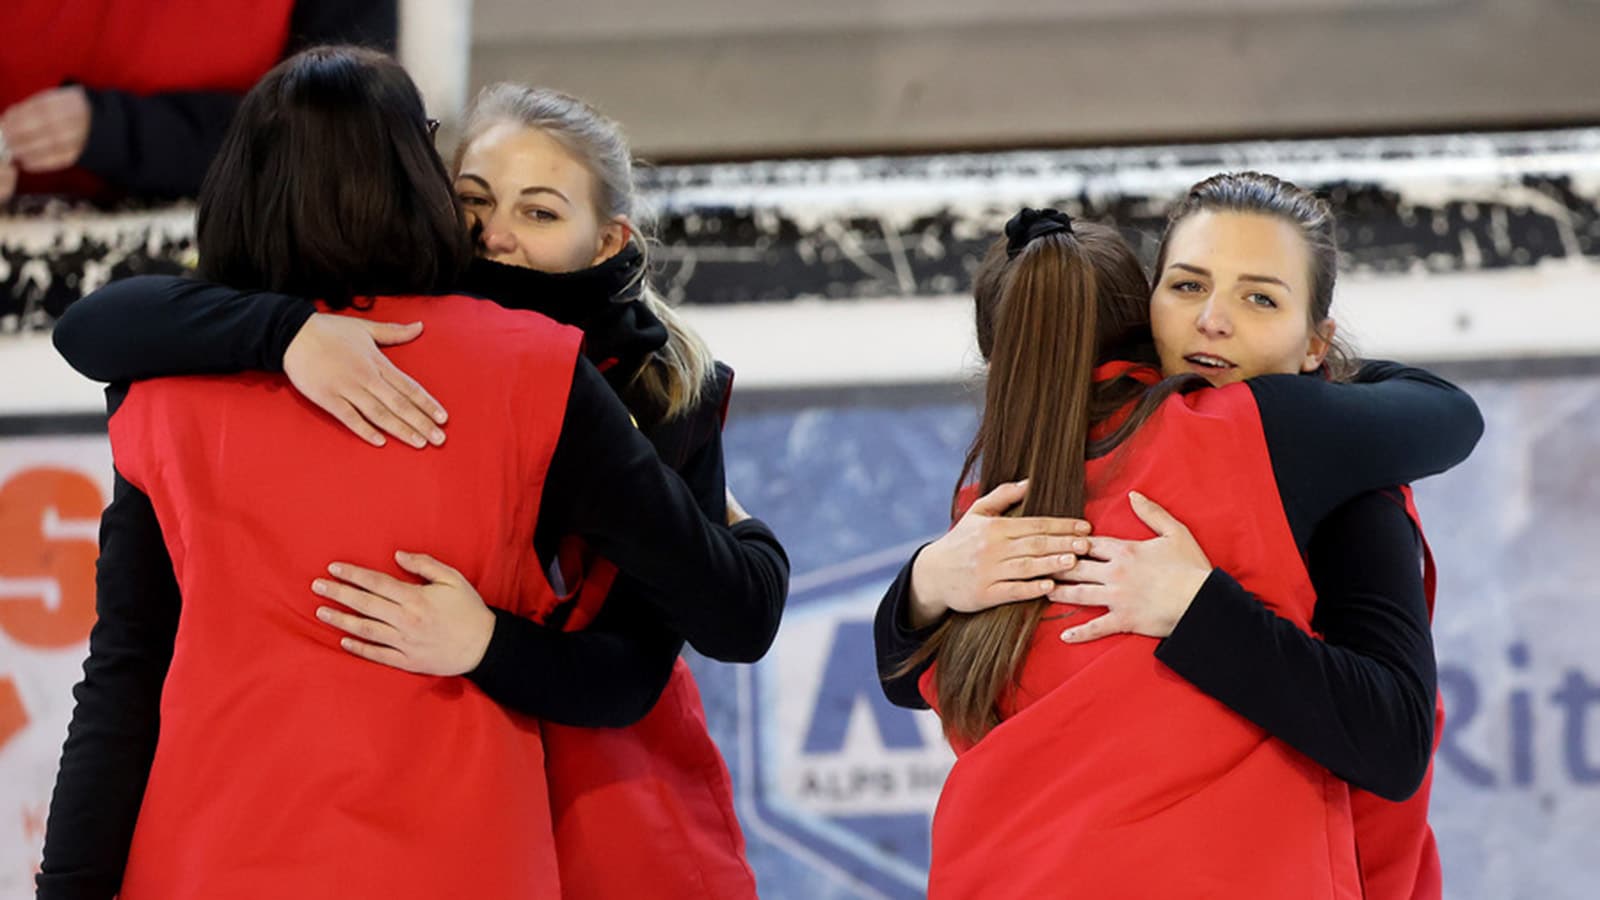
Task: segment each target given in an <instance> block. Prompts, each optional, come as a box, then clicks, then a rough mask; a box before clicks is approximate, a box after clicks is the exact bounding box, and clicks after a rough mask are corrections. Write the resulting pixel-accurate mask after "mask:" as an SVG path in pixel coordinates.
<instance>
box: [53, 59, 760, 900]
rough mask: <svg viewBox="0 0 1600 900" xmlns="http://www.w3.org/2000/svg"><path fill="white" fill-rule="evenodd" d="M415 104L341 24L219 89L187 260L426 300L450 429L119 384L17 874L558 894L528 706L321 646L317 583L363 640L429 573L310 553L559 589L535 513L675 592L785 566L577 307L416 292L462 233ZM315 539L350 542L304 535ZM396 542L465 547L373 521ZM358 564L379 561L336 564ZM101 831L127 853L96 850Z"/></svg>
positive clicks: (307, 287)
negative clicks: (27, 854) (387, 432)
mask: <svg viewBox="0 0 1600 900" xmlns="http://www.w3.org/2000/svg"><path fill="white" fill-rule="evenodd" d="M430 130H431V129H430V128H429V127H428V124H427V123H426V121H425V119H424V114H423V110H422V106H421V100H420V98H419V97H418V95H417V92H416V89H415V87H414V86H413V85H411V83H410V80H409V78H407V77H406V75H405V73H404V72H403V71H402V70H401V69H400V68H399V67H398V65H396V64H395V63H394V62H393V61H392V60H389V59H387V58H386V57H382V56H379V55H376V54H372V53H368V52H364V51H358V50H353V49H347V48H325V49H318V50H313V51H308V52H306V53H303V54H301V55H299V56H297V57H295V58H293V59H291V60H289V61H287V62H285V63H284V64H282V65H280V66H279V67H278V68H277V69H274V70H273V72H271V73H269V74H268V75H267V76H266V77H265V78H263V80H262V81H261V82H260V83H259V84H258V85H257V86H256V88H254V89H253V90H252V91H251V93H250V94H249V95H248V96H247V98H246V100H245V102H244V104H243V105H242V106H241V109H240V114H239V116H238V118H237V120H236V121H235V123H234V125H233V126H232V128H231V129H230V132H229V137H228V139H227V140H226V141H225V142H224V147H223V151H222V154H221V156H219V158H218V161H217V164H216V166H215V168H214V169H213V171H212V173H211V175H210V176H208V179H207V182H206V186H205V189H204V190H203V191H202V195H201V208H200V224H199V230H198V239H199V244H200V253H201V259H202V266H203V269H202V271H203V273H204V274H206V275H208V276H210V277H214V278H217V279H218V280H221V281H224V282H225V283H228V284H231V285H232V286H234V287H237V288H257V289H273V290H280V291H283V290H292V291H298V292H302V293H304V294H307V295H309V296H316V297H319V298H321V299H322V301H323V304H324V307H325V308H327V309H330V310H336V311H339V312H340V313H341V314H343V315H347V316H353V317H357V318H362V319H373V318H399V319H401V320H406V321H412V320H415V321H420V322H422V323H424V326H425V327H426V329H427V333H428V337H427V339H426V340H423V341H419V342H417V343H415V344H413V345H411V346H408V347H404V348H399V349H397V350H395V351H394V352H395V354H396V356H397V357H398V358H400V359H402V360H404V361H405V364H406V365H407V367H408V368H411V369H412V370H413V371H416V372H418V373H419V374H421V375H423V376H424V377H426V378H427V379H428V380H429V381H430V383H431V384H433V385H435V389H436V390H437V391H438V393H439V395H440V396H442V397H444V398H446V399H447V400H448V401H449V402H450V404H451V407H452V409H453V413H454V414H453V416H452V419H451V427H452V431H453V437H454V439H453V440H452V441H451V442H450V445H449V446H448V447H445V448H441V449H439V450H437V451H435V452H432V453H429V454H425V455H410V454H401V455H396V454H395V453H393V452H379V451H375V450H372V449H371V448H367V447H365V446H364V445H362V444H359V443H356V442H354V441H352V440H351V438H350V436H349V435H348V434H347V433H346V432H345V431H344V430H343V429H342V428H339V427H337V426H336V425H334V424H333V423H331V422H328V421H327V420H325V419H320V418H319V417H317V416H307V415H306V413H307V411H308V407H307V406H306V404H304V402H303V401H301V400H299V399H298V397H297V396H296V395H295V394H294V393H293V392H292V391H286V390H284V388H285V387H287V383H286V382H285V380H284V379H283V378H282V376H275V375H247V376H236V377H207V378H181V379H162V380H158V381H152V382H140V383H136V384H134V385H132V386H131V388H128V389H126V391H125V394H126V399H125V400H123V401H122V402H121V403H120V405H119V407H118V408H117V409H116V411H115V413H114V414H113V416H112V419H111V434H112V443H113V452H114V456H115V459H116V462H117V466H118V472H119V479H118V489H117V496H116V499H115V501H114V502H113V505H112V507H111V508H110V509H108V510H107V513H106V517H105V521H104V525H103V532H102V542H103V551H102V557H101V570H100V597H99V611H100V621H99V623H98V624H97V626H96V629H95V631H94V634H93V635H92V637H91V642H90V658H89V660H88V661H87V662H86V664H85V678H84V681H83V682H82V683H81V684H80V685H79V686H78V688H77V690H76V695H77V698H78V706H77V709H76V710H75V711H74V717H73V724H72V727H71V729H70V731H69V735H68V739H67V744H66V747H65V749H64V752H63V762H62V767H61V772H60V775H59V778H58V783H57V790H56V796H55V798H54V799H53V801H52V810H51V817H50V822H49V825H48V831H47V836H46V851H45V863H44V866H43V873H42V874H41V876H40V890H41V896H49V895H52V894H51V892H53V891H59V892H60V895H65V894H67V893H69V892H70V893H71V895H72V896H87V895H97V896H111V895H112V894H114V893H118V882H119V881H120V882H121V887H120V895H121V896H123V897H127V898H136V897H145V896H156V897H163V898H166V897H216V896H229V897H253V896H259V897H285V896H294V897H303V896H304V897H310V896H341V897H344V896H371V897H384V898H393V897H417V898H424V897H426V898H432V897H440V896H472V897H507V898H510V897H528V896H556V895H557V894H558V893H559V878H558V875H557V868H556V861H555V856H554V846H553V839H552V835H551V832H550V811H549V805H548V797H547V793H546V787H545V783H544V775H543V771H542V766H541V765H540V761H541V757H542V750H541V746H540V729H539V724H538V722H537V721H536V720H534V719H532V718H530V717H526V716H523V715H519V714H515V713H509V712H507V711H506V710H504V709H503V708H502V707H500V706H499V705H498V704H496V703H495V702H494V701H493V700H491V699H490V698H489V696H488V695H487V694H486V693H485V692H484V691H483V690H481V689H480V688H479V687H477V686H475V685H473V684H471V683H469V682H468V681H467V680H464V679H459V678H455V677H453V676H455V675H459V674H462V673H464V672H467V671H470V670H472V669H473V668H474V667H476V666H478V665H480V664H482V663H484V662H486V654H487V652H488V649H489V648H488V647H486V646H483V645H478V646H476V647H467V648H461V647H445V648H440V647H433V646H429V647H421V646H416V647H411V646H408V647H406V648H405V649H406V650H412V651H415V652H416V657H415V659H414V660H413V662H414V665H408V666H406V667H407V668H411V669H412V671H415V672H417V673H419V674H421V675H423V676H424V677H418V676H417V675H413V674H407V673H403V672H397V671H394V670H393V669H392V668H388V667H380V666H371V665H369V664H367V663H366V662H364V661H362V660H359V659H357V658H356V657H355V656H353V655H351V654H345V653H339V652H337V651H336V650H335V648H336V647H337V646H338V645H339V643H340V642H339V641H338V639H337V637H336V635H335V633H331V632H329V631H328V630H327V629H325V628H324V627H322V626H320V625H318V624H317V623H316V622H315V621H313V615H312V611H313V609H315V608H317V604H318V602H319V601H318V600H317V599H316V596H315V595H316V594H321V595H323V596H324V597H329V598H332V599H334V600H335V601H336V602H337V603H341V604H348V605H349V608H351V609H352V610H354V611H355V612H357V613H361V614H362V615H363V616H364V617H365V619H366V624H365V625H363V626H362V628H361V629H360V633H361V634H362V636H363V637H364V638H365V639H366V640H367V641H369V642H372V643H377V644H388V643H389V642H390V641H391V634H390V632H392V630H393V626H390V625H387V624H386V621H387V620H395V621H399V620H406V619H409V618H414V617H417V616H422V615H426V614H428V611H429V604H431V603H433V602H434V597H433V595H432V594H429V593H427V592H426V591H424V590H418V591H416V592H412V593H407V592H404V591H397V590H393V589H391V593H392V594H393V595H394V596H396V597H397V599H393V600H382V601H381V602H378V601H376V600H375V599H374V596H373V595H372V594H370V593H366V592H358V591H352V590H348V589H346V588H345V587H342V586H341V584H340V583H338V582H335V581H332V580H328V579H324V578H320V577H316V576H318V575H320V574H331V575H332V576H334V578H335V579H340V578H343V579H346V580H351V581H355V582H356V583H358V584H361V585H363V586H366V587H374V588H376V587H382V586H383V585H384V584H388V583H389V582H395V581H398V579H396V578H395V574H398V572H399V571H400V570H401V569H404V570H406V571H411V572H416V573H421V574H423V575H424V576H425V577H427V578H428V579H429V580H430V582H433V583H447V582H461V583H470V584H473V585H475V586H476V587H477V589H478V591H479V592H481V594H482V596H483V598H484V600H486V601H487V602H488V604H489V606H490V607H493V608H494V610H493V611H492V612H490V611H488V610H485V611H484V612H483V613H482V614H483V615H484V616H488V617H490V618H492V619H493V620H494V622H495V625H496V627H498V626H499V623H500V622H501V621H503V620H504V618H505V617H510V618H530V617H538V616H540V615H542V614H546V613H548V612H549V611H550V610H551V609H552V608H554V607H555V606H556V605H557V604H558V603H559V601H560V598H559V596H558V595H557V593H556V591H555V590H554V589H553V588H552V586H551V585H550V584H549V583H548V582H547V581H546V577H545V574H544V571H545V570H544V565H543V561H541V560H540V558H539V557H538V555H537V553H536V552H535V550H534V541H533V535H534V532H535V530H536V528H539V529H543V528H546V527H553V528H554V529H555V530H556V533H570V534H577V535H581V536H582V537H583V538H584V539H585V540H586V541H588V542H590V543H591V544H592V545H593V546H595V547H596V548H597V549H598V550H600V551H601V552H604V553H605V554H606V556H607V557H608V558H610V559H612V560H614V561H615V562H616V563H617V565H618V566H619V567H620V568H621V569H622V570H623V571H624V572H627V573H629V574H630V575H632V576H634V577H637V578H638V579H640V581H641V582H642V583H644V584H645V585H647V586H648V587H649V588H650V589H653V590H656V591H659V592H661V593H663V594H664V595H667V596H672V597H679V598H692V597H699V596H705V595H707V594H717V593H723V592H735V591H744V590H749V589H750V585H751V583H752V582H766V583H771V582H773V581H779V582H781V580H782V578H783V576H784V573H785V572H786V566H785V565H784V563H783V559H782V552H781V548H779V547H778V546H777V544H776V541H775V540H774V539H773V538H772V536H771V533H770V532H769V531H768V530H767V529H766V528H765V526H763V525H761V524H760V523H759V522H757V521H755V520H753V519H751V520H746V521H744V522H741V523H739V524H737V525H735V526H733V528H732V529H726V528H724V527H722V526H721V525H714V524H711V523H708V522H707V521H706V519H705V518H704V517H703V516H702V515H701V514H700V513H699V512H698V510H697V509H696V505H695V499H694V497H693V495H692V493H691V492H690V491H689V490H688V488H687V487H686V486H685V485H684V484H683V483H682V481H681V480H679V479H678V478H677V477H676V476H675V475H673V474H671V473H670V472H669V471H668V470H666V469H664V468H663V467H662V466H661V464H660V463H659V462H658V461H657V460H656V458H655V453H654V451H653V449H652V448H651V446H650V444H649V442H648V441H646V440H645V439H644V438H643V437H642V436H641V435H640V434H639V433H638V432H637V430H636V429H635V428H634V427H633V425H632V423H631V421H630V420H629V416H628V413H627V412H626V410H625V409H624V408H623V407H622V406H621V404H620V403H619V402H618V401H617V400H616V398H615V396H614V395H613V394H612V393H611V392H610V390H609V389H608V388H607V386H606V384H605V381H604V379H603V378H602V377H601V376H600V374H599V373H598V372H597V371H596V370H595V369H594V367H593V366H592V365H591V364H590V363H589V362H588V361H587V360H585V359H583V358H582V357H581V356H580V355H579V353H578V333H577V332H576V331H575V330H572V329H569V328H565V327H563V326H559V325H557V324H555V323H553V322H551V321H550V320H548V319H545V318H543V317H541V316H535V315H530V314H527V313H520V312H516V311H511V310H504V309H502V308H500V307H498V306H496V305H494V304H491V303H487V302H483V301H480V300H474V299H471V298H466V297H452V296H428V295H430V294H439V293H441V292H442V291H444V290H446V289H447V288H448V286H450V285H452V284H454V283H455V282H456V280H457V278H458V277H459V273H460V270H461V269H462V267H464V265H465V264H466V261H467V260H468V258H469V257H470V244H469V243H468V240H467V237H466V234H465V232H464V230H463V229H462V228H461V227H460V217H459V213H458V211H457V208H456V206H455V203H454V198H453V195H452V192H451V190H450V187H449V182H448V176H447V174H446V172H445V169H444V166H443V164H442V163H441V162H440V160H439V159H438V156H437V154H436V153H434V152H433V150H432V146H431V141H430V137H431V135H430ZM575 423H577V424H575ZM286 438H287V439H286ZM124 479H125V480H124ZM554 485H559V486H560V487H559V489H556V488H554V487H553V486H554ZM641 508H644V509H648V510H650V515H649V516H641V515H639V514H638V511H639V509H641ZM155 523H159V532H156V531H154V529H153V528H152V526H153V525H154V524H155ZM157 534H159V537H157V536H156V535H157ZM163 543H164V544H165V548H164V549H165V550H166V551H170V553H171V557H170V565H171V570H170V571H166V572H165V573H162V572H161V570H162V569H163V567H164V566H166V565H168V560H167V559H166V556H165V553H164V552H162V551H163V548H162V544H163ZM647 543H648V549H647V548H646V545H647ZM329 545H337V546H340V547H341V548H344V549H346V550H348V552H349V555H348V556H347V557H345V558H346V559H349V560H351V561H352V562H353V563H356V564H357V565H351V564H349V563H343V564H335V565H334V566H331V567H325V565H324V564H325V563H326V556H325V553H326V550H325V548H326V547H327V546H329ZM419 545H420V546H425V547H428V548H430V549H437V550H438V551H439V552H441V553H443V554H445V555H446V556H447V558H449V559H451V560H452V561H453V562H454V563H455V565H456V566H457V567H458V568H457V569H450V568H447V567H444V566H443V565H442V564H439V563H437V562H435V561H433V560H432V559H431V558H428V557H423V556H420V555H417V554H408V553H394V552H393V551H394V549H395V548H396V547H416V546H419ZM391 556H392V558H393V559H394V560H395V562H396V563H397V564H398V567H399V568H395V567H393V566H391V565H390V564H389V563H387V562H386V560H388V559H390V558H391ZM122 567H125V568H122ZM362 567H365V568H368V569H370V570H372V571H373V573H374V574H373V578H372V579H369V578H367V577H365V576H356V575H353V574H352V572H353V571H354V570H356V569H358V568H362ZM124 574H126V575H127V576H128V577H131V578H132V579H133V580H134V581H135V582H137V583H139V584H141V585H143V584H149V583H151V582H152V581H159V580H160V579H162V578H163V577H164V579H165V581H166V582H167V583H168V584H169V585H171V584H172V583H173V582H174V581H175V582H176V584H175V585H174V588H181V590H182V596H183V604H182V610H181V614H180V613H179V612H178V610H177V609H175V608H173V607H170V606H166V605H162V604H159V603H155V602H152V601H153V600H154V599H155V598H151V597H145V596H129V595H128V594H127V593H126V592H125V591H124V590H123V589H122V586H121V581H122V578H123V576H124ZM380 581H381V583H380ZM308 587H309V588H310V590H308ZM171 596H174V597H175V596H176V591H175V590H174V591H172V592H171ZM323 609H324V610H326V612H323V613H321V615H322V616H324V617H325V618H326V617H328V616H329V614H331V613H335V612H336V610H334V609H333V608H332V607H331V606H327V607H323ZM343 643H344V644H345V646H347V647H348V646H351V645H353V644H354V643H355V641H354V639H345V640H344V641H343ZM657 644H659V642H657ZM391 646H392V645H391ZM584 646H585V647H589V648H590V649H593V648H592V646H591V645H588V644H586V645H584ZM641 646H642V647H644V648H646V649H643V650H642V651H641V652H655V653H659V650H654V651H651V650H648V649H647V648H648V646H649V645H641ZM394 652H395V653H396V654H400V655H404V651H402V650H398V649H397V650H394ZM612 652H613V653H614V654H619V653H620V654H623V655H625V654H627V653H630V652H633V651H632V650H630V649H627V648H623V649H620V650H618V649H617V648H615V647H613V648H612ZM675 652H676V650H675V648H673V649H672V651H671V653H672V654H673V655H675ZM474 654H476V658H474ZM593 655H594V654H593V653H590V656H591V657H593ZM613 658H615V656H614V657H613ZM560 661H567V662H570V663H574V664H575V663H576V662H577V660H576V658H575V656H574V655H573V654H571V653H569V654H568V655H567V656H565V657H563V658H562V660H554V661H553V662H560ZM658 665H663V667H669V666H670V657H668V658H667V659H666V660H664V661H663V662H662V663H658ZM169 667H170V668H169ZM552 677H553V678H559V677H561V676H560V674H559V673H558V672H552ZM569 677H570V674H569ZM163 680H164V684H163ZM158 704H159V720H160V723H159V737H157V726H156V722H157V715H158ZM146 774H147V775H148V784H146V781H145V775H146ZM129 809H132V810H136V811H137V824H136V827H134V829H133V833H132V837H131V847H130V843H129V838H128V835H127V834H126V832H125V831H122V830H121V829H124V828H125V827H126V823H127V822H128V821H129V818H128V810H129ZM122 852H126V863H127V865H126V873H125V874H124V872H123V869H122V867H121V866H120V865H117V864H112V865H109V866H108V865H107V862H108V860H107V858H106V857H107V856H108V855H109V854H115V853H122ZM114 862H115V861H113V863H114Z"/></svg>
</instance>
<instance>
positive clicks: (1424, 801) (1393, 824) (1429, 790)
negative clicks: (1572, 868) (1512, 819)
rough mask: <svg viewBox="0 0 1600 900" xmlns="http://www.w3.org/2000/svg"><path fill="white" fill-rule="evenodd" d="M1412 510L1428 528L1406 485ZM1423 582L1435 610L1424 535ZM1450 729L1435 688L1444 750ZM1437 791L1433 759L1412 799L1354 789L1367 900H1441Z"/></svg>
mask: <svg viewBox="0 0 1600 900" xmlns="http://www.w3.org/2000/svg"><path fill="white" fill-rule="evenodd" d="M1401 494H1402V495H1403V496H1404V497H1405V505H1406V514H1407V515H1409V516H1410V517H1411V521H1412V522H1413V523H1414V524H1415V525H1416V526H1417V533H1418V534H1419V535H1420V534H1422V517H1421V515H1419V514H1418V512H1417V504H1416V498H1415V497H1413V496H1412V493H1411V488H1409V487H1406V488H1402V489H1401ZM1422 584H1423V588H1424V589H1425V590H1426V591H1427V594H1428V613H1429V615H1432V613H1433V595H1434V590H1435V587H1436V586H1437V584H1438V577H1437V572H1436V570H1435V569H1434V565H1433V551H1431V550H1430V549H1429V548H1428V540H1427V538H1426V537H1424V538H1423V539H1422ZM1443 735H1444V698H1443V697H1442V696H1439V695H1437V694H1435V699H1434V707H1433V749H1434V752H1438V750H1439V739H1440V737H1442V736H1443ZM1432 794H1433V763H1432V762H1431V761H1430V762H1429V763H1428V774H1427V775H1425V776H1424V777H1423V779H1422V787H1420V788H1418V789H1417V792H1416V793H1415V794H1412V795H1411V797H1410V798H1409V799H1407V800H1404V801H1402V802H1400V803H1395V802H1393V801H1390V800H1385V799H1383V798H1382V797H1379V796H1377V795H1375V794H1370V793H1368V792H1366V791H1362V790H1355V789H1352V790H1351V791H1350V809H1351V812H1352V813H1353V814H1354V816H1355V825H1356V849H1357V850H1358V851H1359V852H1360V854H1361V877H1362V881H1363V882H1364V883H1365V885H1366V888H1367V894H1366V896H1367V900H1439V898H1440V897H1442V896H1444V880H1443V873H1442V872H1441V871H1440V867H1439V845H1438V844H1437V843H1436V842H1435V841H1434V837H1433V828H1432V827H1431V826H1430V825H1428V802H1429V800H1430V798H1431V796H1432Z"/></svg>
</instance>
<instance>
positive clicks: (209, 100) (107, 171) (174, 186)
mask: <svg viewBox="0 0 1600 900" xmlns="http://www.w3.org/2000/svg"><path fill="white" fill-rule="evenodd" d="M84 91H85V94H86V96H87V97H88V100H89V135H88V137H87V139H86V140H85V142H84V147H83V154H82V155H81V156H79V157H78V165H79V166H80V167H82V168H84V169H87V170H88V171H90V172H93V173H94V174H96V175H99V176H100V177H101V178H103V179H105V180H106V181H107V182H110V183H111V184H114V185H116V186H117V187H119V188H121V189H123V190H125V191H127V192H129V193H132V194H139V195H143V196H152V197H193V196H195V195H196V194H198V193H199V192H200V182H201V180H203V179H204V178H205V174H206V169H207V168H208V167H209V166H210V165H211V158H212V157H214V156H215V155H216V153H217V150H218V148H220V147H221V146H222V136H223V134H224V133H225V132H226V131H227V129H228V122H229V120H230V119H232V118H233V112H234V110H235V109H237V108H238V106H239V101H240V98H241V95H240V94H235V93H230V92H226V91H174V92H170V93H162V94H149V95H145V96H140V95H138V94H134V93H131V92H129V91H119V90H113V89H110V88H85V89H84Z"/></svg>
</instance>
